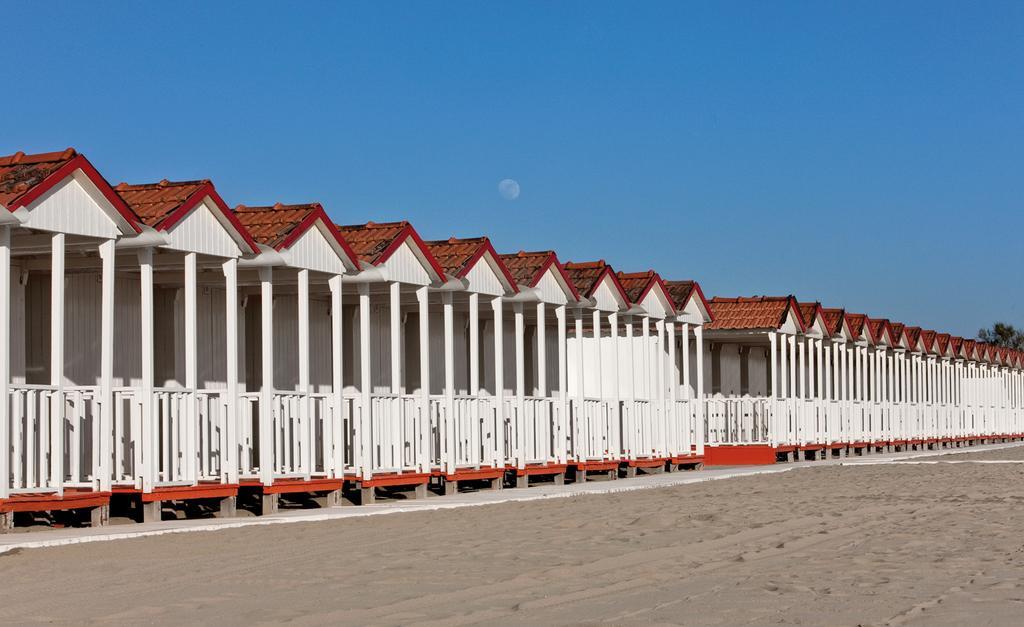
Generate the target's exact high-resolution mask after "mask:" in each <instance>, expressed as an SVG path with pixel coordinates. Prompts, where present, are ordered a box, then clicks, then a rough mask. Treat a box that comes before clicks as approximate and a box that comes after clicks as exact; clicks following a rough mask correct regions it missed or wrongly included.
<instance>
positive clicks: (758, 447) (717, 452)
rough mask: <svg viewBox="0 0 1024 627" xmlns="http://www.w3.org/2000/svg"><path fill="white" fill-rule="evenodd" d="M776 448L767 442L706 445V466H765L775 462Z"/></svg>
mask: <svg viewBox="0 0 1024 627" xmlns="http://www.w3.org/2000/svg"><path fill="white" fill-rule="evenodd" d="M775 455H776V449H775V448H773V447H771V446H768V445H767V444H749V445H743V444H740V445H736V446H706V447H704V465H706V466H763V465H768V464H774V463H775Z"/></svg>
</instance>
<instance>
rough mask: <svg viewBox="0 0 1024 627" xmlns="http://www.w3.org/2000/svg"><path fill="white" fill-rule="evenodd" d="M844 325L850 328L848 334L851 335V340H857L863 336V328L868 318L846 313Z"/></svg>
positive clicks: (862, 315)
mask: <svg viewBox="0 0 1024 627" xmlns="http://www.w3.org/2000/svg"><path fill="white" fill-rule="evenodd" d="M845 317H846V324H847V326H849V327H850V334H851V335H853V339H855V340H856V339H857V338H859V337H860V336H861V335H863V334H864V327H865V326H867V322H868V317H867V316H866V315H864V314H858V313H848V314H846V315H845Z"/></svg>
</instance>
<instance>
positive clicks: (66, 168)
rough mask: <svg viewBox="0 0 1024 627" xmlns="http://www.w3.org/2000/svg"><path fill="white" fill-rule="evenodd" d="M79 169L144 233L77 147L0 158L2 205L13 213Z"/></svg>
mask: <svg viewBox="0 0 1024 627" xmlns="http://www.w3.org/2000/svg"><path fill="white" fill-rule="evenodd" d="M76 170H81V171H82V173H83V174H85V176H86V177H88V178H89V180H90V181H92V183H93V184H94V185H95V186H96V188H97V189H98V190H99V191H100V193H101V194H103V196H104V197H105V198H106V199H107V200H108V201H109V202H110V204H111V205H112V206H113V207H114V209H116V210H117V212H118V213H119V214H120V215H121V217H122V218H123V219H124V221H125V222H127V223H128V225H129V226H130V227H131V228H132V229H133V230H134V231H135V232H136V233H138V232H141V230H142V227H141V226H140V225H139V223H138V220H137V218H136V217H135V215H134V214H132V211H131V209H129V208H128V205H126V204H125V202H124V201H123V200H122V199H121V197H120V196H118V195H117V194H116V193H115V192H114V189H113V188H112V187H111V186H110V183H108V182H107V180H106V179H104V178H103V177H102V176H101V175H100V173H99V172H97V171H96V168H94V167H93V166H92V164H91V163H89V160H88V159H86V158H85V155H83V154H80V153H79V152H77V151H76V150H75V149H74V148H68V149H66V150H63V151H61V152H46V153H40V154H34V155H26V154H25V153H23V152H16V153H14V154H13V155H7V156H5V157H0V205H3V206H4V207H7V209H8V210H9V211H12V212H13V211H15V210H16V209H18V208H20V207H23V206H26V205H29V204H31V203H32V202H33V201H34V200H36V199H37V198H39V197H40V196H42V195H43V194H45V193H46V192H47V191H48V190H49V189H51V188H52V187H53V186H54V185H56V184H57V183H60V182H61V181H63V180H64V179H65V178H67V177H68V176H70V175H71V174H73V173H74V172H75V171H76Z"/></svg>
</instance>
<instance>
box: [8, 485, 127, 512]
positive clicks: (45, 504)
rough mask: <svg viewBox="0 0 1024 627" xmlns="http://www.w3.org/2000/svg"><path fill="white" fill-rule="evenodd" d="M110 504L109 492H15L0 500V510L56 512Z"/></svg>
mask: <svg viewBox="0 0 1024 627" xmlns="http://www.w3.org/2000/svg"><path fill="white" fill-rule="evenodd" d="M109 504H110V492H91V491H89V492H85V491H70V490H67V491H65V492H64V495H63V496H60V495H57V494H48V493H41V494H16V495H12V496H10V497H9V498H7V499H4V500H2V501H0V512H56V511H65V510H69V509H85V508H91V507H102V506H104V505H109Z"/></svg>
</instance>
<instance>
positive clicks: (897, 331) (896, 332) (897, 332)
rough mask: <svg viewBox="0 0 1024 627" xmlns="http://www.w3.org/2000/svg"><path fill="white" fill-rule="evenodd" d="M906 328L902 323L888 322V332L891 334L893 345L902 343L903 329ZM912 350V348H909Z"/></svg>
mask: <svg viewBox="0 0 1024 627" xmlns="http://www.w3.org/2000/svg"><path fill="white" fill-rule="evenodd" d="M905 327H906V325H905V324H903V323H902V322H890V323H889V331H890V332H891V333H892V341H893V343H894V344H897V345H898V344H900V343H901V342H903V329H904V328H905ZM909 348H910V349H913V348H914V347H913V346H911V347H909Z"/></svg>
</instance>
